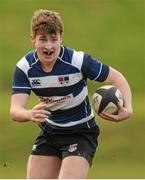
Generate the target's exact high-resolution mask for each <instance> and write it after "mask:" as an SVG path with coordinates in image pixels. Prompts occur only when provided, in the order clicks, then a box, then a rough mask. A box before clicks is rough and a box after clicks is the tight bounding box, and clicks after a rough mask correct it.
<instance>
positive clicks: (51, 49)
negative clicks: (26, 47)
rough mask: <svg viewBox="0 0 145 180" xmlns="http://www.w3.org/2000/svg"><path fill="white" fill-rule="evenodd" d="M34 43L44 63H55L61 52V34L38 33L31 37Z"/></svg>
mask: <svg viewBox="0 0 145 180" xmlns="http://www.w3.org/2000/svg"><path fill="white" fill-rule="evenodd" d="M31 40H32V43H33V44H34V45H35V48H36V50H37V55H38V58H39V59H40V61H41V62H42V63H50V64H51V63H53V62H55V61H56V59H57V57H58V56H59V53H60V45H61V35H60V34H59V33H58V34H37V35H36V36H35V37H33V36H32V37H31Z"/></svg>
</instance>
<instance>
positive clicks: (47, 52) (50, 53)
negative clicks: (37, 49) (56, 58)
mask: <svg viewBox="0 0 145 180" xmlns="http://www.w3.org/2000/svg"><path fill="white" fill-rule="evenodd" d="M53 53H54V49H50V50H49V51H48V50H47V51H46V50H45V51H43V54H45V55H46V56H51V55H52V54H53Z"/></svg>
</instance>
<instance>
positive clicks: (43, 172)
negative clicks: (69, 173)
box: [27, 155, 61, 179]
mask: <svg viewBox="0 0 145 180" xmlns="http://www.w3.org/2000/svg"><path fill="white" fill-rule="evenodd" d="M60 166H61V159H60V158H58V157H53V156H40V155H30V156H29V159H28V165H27V179H57V178H58V174H59V171H60Z"/></svg>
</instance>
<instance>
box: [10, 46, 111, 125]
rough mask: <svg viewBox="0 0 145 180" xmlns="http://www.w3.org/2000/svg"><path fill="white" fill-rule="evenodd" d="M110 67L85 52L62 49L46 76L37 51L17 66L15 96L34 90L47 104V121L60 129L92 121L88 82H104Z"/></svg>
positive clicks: (14, 83) (28, 55) (14, 80)
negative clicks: (48, 114)
mask: <svg viewBox="0 0 145 180" xmlns="http://www.w3.org/2000/svg"><path fill="white" fill-rule="evenodd" d="M108 73H109V67H108V66H107V65H104V64H103V63H102V62H101V61H98V60H96V59H94V58H93V57H92V56H91V55H89V54H86V53H84V52H82V51H75V50H73V49H71V48H68V47H64V46H61V52H60V55H59V57H58V58H57V60H56V63H55V65H54V67H53V69H52V71H51V72H44V71H43V69H42V67H41V63H40V61H39V59H38V57H37V52H36V51H35V50H33V51H31V52H29V53H28V54H27V55H26V56H24V57H23V58H22V59H21V60H20V61H19V62H18V63H17V65H16V69H15V72H14V79H13V87H12V88H13V94H16V93H27V94H30V92H31V90H32V91H33V92H34V93H35V94H36V95H37V96H38V97H39V98H40V100H41V101H43V102H45V103H47V105H48V110H49V111H51V116H49V117H48V118H46V121H47V122H48V123H49V124H51V125H55V126H58V127H70V126H74V125H78V124H81V123H84V122H87V121H89V120H91V119H92V118H93V117H94V114H93V111H92V109H91V106H90V103H89V99H88V90H87V78H89V79H90V80H95V81H99V82H103V81H104V80H106V78H107V76H108Z"/></svg>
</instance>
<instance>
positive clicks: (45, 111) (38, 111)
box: [35, 109, 51, 116]
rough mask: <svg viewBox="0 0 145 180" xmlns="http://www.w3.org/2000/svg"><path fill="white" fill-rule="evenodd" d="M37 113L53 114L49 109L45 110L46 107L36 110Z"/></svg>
mask: <svg viewBox="0 0 145 180" xmlns="http://www.w3.org/2000/svg"><path fill="white" fill-rule="evenodd" d="M35 113H36V114H46V115H47V116H49V115H51V112H50V111H47V110H44V109H40V110H36V111H35Z"/></svg>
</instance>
